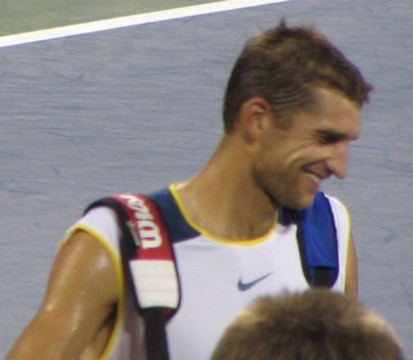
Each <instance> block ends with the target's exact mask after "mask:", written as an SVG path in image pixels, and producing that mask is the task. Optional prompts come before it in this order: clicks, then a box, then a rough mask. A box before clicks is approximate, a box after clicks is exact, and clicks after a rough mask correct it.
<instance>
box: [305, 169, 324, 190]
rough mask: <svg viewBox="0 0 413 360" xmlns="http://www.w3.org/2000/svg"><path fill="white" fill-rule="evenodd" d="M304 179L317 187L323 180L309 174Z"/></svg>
mask: <svg viewBox="0 0 413 360" xmlns="http://www.w3.org/2000/svg"><path fill="white" fill-rule="evenodd" d="M306 177H307V179H308V180H310V182H311V183H313V184H314V185H315V186H317V187H318V186H319V185H320V184H321V181H322V180H323V178H322V177H321V176H319V175H317V174H314V173H311V172H307V173H306Z"/></svg>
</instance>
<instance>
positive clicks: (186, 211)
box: [8, 23, 371, 360]
mask: <svg viewBox="0 0 413 360" xmlns="http://www.w3.org/2000/svg"><path fill="white" fill-rule="evenodd" d="M370 90H371V87H370V85H369V84H368V83H366V82H365V80H364V79H363V77H362V75H361V74H360V72H359V70H358V69H357V67H355V66H354V65H353V64H352V63H351V62H350V61H349V60H348V59H347V58H346V57H345V56H344V55H343V54H342V53H341V52H340V51H339V50H338V49H337V48H335V47H334V46H333V45H332V44H331V43H330V42H329V41H328V40H327V39H326V38H325V37H324V36H322V35H321V34H320V33H318V32H317V31H315V30H314V29H311V28H307V27H289V26H287V25H286V24H284V23H282V24H281V25H280V26H277V27H275V28H273V29H271V30H269V31H267V32H265V33H263V34H261V35H259V36H257V37H255V38H252V39H251V40H249V41H248V42H247V43H246V46H245V48H244V49H243V51H242V53H241V54H240V56H239V58H238V60H237V62H236V64H235V66H234V68H233V71H232V73H231V76H230V79H229V82H228V86H227V89H226V94H225V101H224V109H223V120H224V135H223V137H222V140H221V142H220V144H219V145H218V147H217V149H216V151H215V152H214V154H213V155H212V156H211V159H210V161H208V163H207V164H206V165H205V166H204V168H203V169H202V170H201V171H200V172H199V173H198V174H196V175H195V176H194V177H193V178H191V179H189V180H188V181H186V182H181V183H176V184H173V185H171V186H169V187H168V188H166V189H163V190H161V191H159V192H156V193H154V194H150V195H149V198H151V199H152V201H153V202H154V203H155V205H156V207H157V208H158V209H159V211H160V213H161V215H162V218H163V219H164V221H165V222H166V229H167V232H168V233H169V237H170V238H171V242H172V243H173V250H174V253H175V258H176V264H177V268H178V272H179V277H180V285H181V289H182V299H181V306H180V307H179V309H178V311H177V313H176V314H175V316H174V317H173V318H172V319H171V320H170V321H169V322H168V324H167V326H166V333H167V338H168V342H169V349H170V354H171V359H175V360H177V359H179V360H184V359H188V360H205V359H207V358H209V356H210V355H211V352H212V351H213V349H214V347H215V345H216V343H217V341H218V340H219V338H220V336H221V334H222V333H223V331H224V329H225V328H226V326H227V325H228V323H229V322H230V321H231V319H232V317H233V315H234V314H236V313H237V312H238V311H239V310H240V309H241V308H242V307H243V306H245V305H247V304H248V303H249V302H250V301H251V300H252V299H254V298H256V297H257V296H261V295H265V294H273V293H277V292H280V291H282V290H290V291H296V290H297V291H298V290H303V289H307V288H309V287H314V286H327V287H329V288H332V289H334V290H335V291H340V292H346V293H348V294H350V295H352V296H356V294H357V260H356V253H355V250H354V245H353V240H352V237H351V229H350V220H349V215H348V212H347V210H346V208H345V206H344V205H343V204H342V203H341V202H340V201H338V200H337V199H335V198H333V197H329V196H326V195H324V194H323V193H321V192H320V191H319V189H320V185H321V183H322V181H324V180H326V179H327V178H329V177H330V176H335V177H337V178H339V179H344V178H345V177H346V174H347V167H348V152H349V144H350V142H351V141H353V140H355V139H356V138H357V137H358V136H359V132H360V127H361V124H360V117H361V108H362V106H363V105H364V103H366V102H367V100H368V94H369V92H370ZM120 235H121V230H120V227H119V223H118V221H117V218H116V215H115V213H114V212H113V211H112V210H111V209H109V208H106V207H95V208H93V209H91V210H90V211H88V212H87V213H86V214H85V215H84V216H83V217H82V218H81V219H80V220H79V221H78V222H77V223H76V224H75V225H74V226H72V227H71V228H70V230H69V231H68V232H67V233H66V235H65V237H64V239H63V245H62V246H61V249H60V251H59V254H58V257H57V259H56V261H55V263H54V266H53V268H52V273H51V276H50V281H49V285H48V288H47V291H46V296H45V299H44V301H43V303H42V306H41V308H40V309H39V311H38V313H37V314H36V316H35V318H34V319H33V321H32V322H31V323H30V324H29V326H28V327H27V329H26V330H25V332H24V333H23V335H22V336H21V337H20V339H19V340H18V341H17V343H16V345H15V346H14V347H13V349H12V351H11V352H10V354H9V357H8V359H43V360H47V359H97V358H99V359H111V360H112V359H122V360H128V359H147V355H146V350H145V345H144V343H143V338H144V336H143V335H144V333H145V326H144V323H143V319H142V317H141V316H140V315H139V314H138V313H137V312H136V311H135V309H134V307H133V305H132V304H133V301H132V295H131V291H130V289H128V288H126V287H125V285H124V283H125V275H124V272H123V269H122V265H121V255H120V254H121V251H120V247H121V246H120V241H121V236H120Z"/></svg>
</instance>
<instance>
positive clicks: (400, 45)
mask: <svg viewBox="0 0 413 360" xmlns="http://www.w3.org/2000/svg"><path fill="white" fill-rule="evenodd" d="M282 17H285V18H286V19H287V21H288V22H290V23H291V24H301V23H304V24H310V25H315V26H316V27H317V28H318V29H319V30H321V31H322V32H324V33H325V34H327V35H328V37H329V38H330V39H331V40H332V41H333V42H334V43H336V44H337V45H338V46H339V47H340V48H341V49H342V50H343V51H344V52H345V53H346V54H347V55H348V56H349V57H350V58H351V59H352V60H353V61H354V62H355V63H356V64H357V65H359V67H360V68H361V70H362V71H363V73H364V74H365V76H366V77H367V79H368V80H369V81H370V82H371V83H372V84H373V85H374V86H375V92H374V94H373V96H372V99H371V103H370V104H369V106H368V107H367V108H366V109H365V112H364V125H363V134H362V136H361V138H360V139H359V140H358V141H357V142H355V143H354V145H353V148H352V153H351V168H350V173H349V176H348V178H347V179H346V180H345V181H337V180H331V181H329V182H328V183H326V184H325V187H324V190H326V191H327V192H328V193H330V194H332V195H335V196H337V197H339V198H341V199H342V200H343V201H344V202H345V203H346V204H347V205H348V206H349V208H350V210H351V213H352V219H353V233H354V237H355V240H356V246H357V250H358V257H359V267H360V299H361V300H362V301H363V302H364V303H366V304H368V305H369V306H371V307H373V308H374V309H376V310H378V311H379V312H380V313H381V314H383V315H384V316H385V317H386V318H387V319H388V320H389V321H390V322H391V323H392V324H393V325H394V327H395V328H396V330H397V332H398V333H399V334H400V336H401V337H402V339H403V342H404V344H405V347H406V352H407V357H406V358H407V359H408V360H413V341H412V340H413V279H412V277H413V218H412V214H413V143H412V139H413V119H412V114H413V101H412V99H413V27H412V23H413V3H412V2H411V0H393V1H388V0H386V1H383V0H363V1H359V0H340V1H325V0H305V1H304V0H293V1H287V2H282V3H274V4H266V5H260V6H254V7H246V8H242V9H233V10H228V11H217V12H211V13H204V14H193V15H191V14H186V16H184V17H179V16H177V17H174V18H171V19H170V20H167V19H163V20H162V21H151V22H147V23H145V22H144V21H143V22H141V23H137V24H135V25H130V26H126V27H120V28H111V29H109V28H108V29H107V30H100V31H95V32H92V33H87V31H86V32H84V33H82V34H79V35H76V36H64V37H58V38H55V39H49V40H47V39H45V40H43V41H37V42H26V43H22V44H20V45H13V46H5V47H2V48H0V79H1V87H0V116H1V120H0V121H1V127H0V201H1V206H0V234H1V235H0V253H1V264H0V269H1V282H0V294H1V297H0V314H1V319H2V324H3V326H2V327H1V330H0V355H3V354H5V353H6V352H7V350H8V349H9V347H10V346H11V344H12V343H13V342H14V340H15V338H16V337H17V336H18V334H19V333H20V332H21V331H22V329H23V327H24V326H25V325H26V324H27V322H28V321H29V319H30V318H31V317H32V316H33V314H34V312H35V310H36V309H37V307H38V306H39V303H40V301H41V298H42V294H43V291H44V288H45V285H46V281H47V276H48V272H49V269H50V266H51V263H52V260H53V258H54V255H55V253H56V249H57V245H58V240H59V238H60V237H61V235H62V233H63V232H64V231H65V230H66V228H67V227H68V226H70V225H71V224H72V223H73V222H74V221H75V220H76V219H77V218H78V217H79V216H80V215H81V213H82V211H83V209H84V207H85V206H86V205H87V204H88V203H90V202H91V201H93V200H94V199H96V198H98V197H101V196H103V195H106V194H109V193H117V192H123V191H134V192H145V191H151V190H155V189H158V188H160V187H163V186H165V185H167V184H169V183H170V182H174V181H179V180H184V179H186V178H188V177H189V176H191V175H192V174H193V173H194V172H196V171H198V170H199V169H200V168H201V166H202V165H203V163H204V161H206V160H207V159H208V157H209V155H210V154H211V152H212V151H213V149H214V147H215V145H216V144H217V142H218V140H219V138H220V134H221V120H220V119H221V116H220V110H221V98H222V95H223V88H224V86H225V82H226V80H227V76H228V73H229V71H230V68H231V67H232V63H233V61H234V59H235V57H236V56H237V55H238V53H239V51H240V49H241V47H242V45H243V43H244V41H245V40H246V39H247V38H248V37H250V36H251V35H254V34H257V33H258V32H259V31H261V30H265V29H267V28H269V27H272V26H273V25H275V24H277V23H278V22H279V21H280V19H281V18H282ZM0 41H1V38H0ZM409 121H410V122H409Z"/></svg>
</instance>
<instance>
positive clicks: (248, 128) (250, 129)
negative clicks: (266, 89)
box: [240, 97, 274, 144]
mask: <svg viewBox="0 0 413 360" xmlns="http://www.w3.org/2000/svg"><path fill="white" fill-rule="evenodd" d="M273 117H274V115H273V112H272V110H271V106H270V104H269V103H268V102H267V101H266V100H264V99H263V98H261V97H252V98H250V99H248V100H247V101H245V102H244V103H243V104H242V106H241V111H240V127H241V130H242V132H243V135H244V139H245V141H246V142H247V144H254V143H256V142H257V141H259V140H260V139H261V137H262V136H263V134H265V132H266V130H268V126H270V125H271V124H272V123H273V121H274V120H273Z"/></svg>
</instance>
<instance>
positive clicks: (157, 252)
mask: <svg viewBox="0 0 413 360" xmlns="http://www.w3.org/2000/svg"><path fill="white" fill-rule="evenodd" d="M98 206H107V207H110V208H112V209H113V210H114V211H115V213H116V214H117V217H118V223H119V226H120V229H121V233H122V239H121V241H120V243H121V254H122V263H123V268H124V273H125V278H126V281H127V283H128V284H129V286H130V288H131V289H132V294H133V295H134V296H133V297H134V300H135V306H136V309H137V310H138V311H139V312H140V313H141V315H142V317H143V319H144V323H145V344H146V351H147V357H148V360H169V351H168V342H167V336H166V329H165V325H166V322H167V321H168V320H169V319H170V318H171V317H172V316H173V315H174V314H175V312H176V311H177V309H178V307H179V303H180V286H179V278H178V272H177V269H176V264H175V257H174V253H173V248H172V245H171V243H170V240H169V237H168V232H167V231H166V228H165V225H164V223H163V220H162V217H161V214H160V213H159V210H158V209H157V207H156V205H155V204H154V203H153V202H152V200H151V199H150V198H148V197H146V196H143V195H137V194H120V195H115V196H111V197H107V198H103V199H100V200H98V201H96V202H94V203H93V204H91V205H90V206H89V207H88V208H87V210H86V212H87V211H89V210H90V209H91V208H95V207H98Z"/></svg>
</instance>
